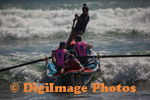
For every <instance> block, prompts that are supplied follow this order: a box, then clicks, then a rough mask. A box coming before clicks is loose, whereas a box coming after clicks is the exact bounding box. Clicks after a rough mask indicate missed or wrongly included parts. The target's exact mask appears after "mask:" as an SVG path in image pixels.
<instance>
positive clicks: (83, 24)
mask: <svg viewBox="0 0 150 100" xmlns="http://www.w3.org/2000/svg"><path fill="white" fill-rule="evenodd" d="M79 18H81V19H82V20H83V21H80V20H78V21H77V23H76V26H75V28H74V31H76V32H77V31H80V30H82V31H83V33H84V32H85V28H86V26H87V24H88V22H89V19H90V17H89V14H87V15H83V14H81V15H80V17H79Z"/></svg>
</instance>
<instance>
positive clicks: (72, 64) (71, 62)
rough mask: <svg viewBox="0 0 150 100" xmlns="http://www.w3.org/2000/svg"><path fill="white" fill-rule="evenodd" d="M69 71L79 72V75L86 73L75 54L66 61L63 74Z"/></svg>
mask: <svg viewBox="0 0 150 100" xmlns="http://www.w3.org/2000/svg"><path fill="white" fill-rule="evenodd" d="M69 70H78V72H79V73H80V72H83V71H84V67H83V66H82V64H81V63H80V62H79V61H78V60H77V59H75V56H74V55H73V54H71V55H70V56H69V59H67V61H65V63H64V67H63V68H62V70H61V73H64V72H65V71H69Z"/></svg>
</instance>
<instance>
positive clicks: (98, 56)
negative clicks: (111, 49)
mask: <svg viewBox="0 0 150 100" xmlns="http://www.w3.org/2000/svg"><path fill="white" fill-rule="evenodd" d="M122 57H150V55H97V56H78V57H76V58H122Z"/></svg>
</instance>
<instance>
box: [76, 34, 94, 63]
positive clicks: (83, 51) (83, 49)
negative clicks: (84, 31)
mask: <svg viewBox="0 0 150 100" xmlns="http://www.w3.org/2000/svg"><path fill="white" fill-rule="evenodd" d="M75 41H76V44H75V45H74V47H73V53H75V54H76V56H88V55H89V54H88V50H89V49H91V48H92V45H91V44H89V43H86V42H84V41H82V37H81V36H80V35H77V36H76V37H75ZM78 60H79V61H80V62H81V63H82V64H85V63H86V62H87V59H85V58H78Z"/></svg>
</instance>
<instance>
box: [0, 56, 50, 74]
mask: <svg viewBox="0 0 150 100" xmlns="http://www.w3.org/2000/svg"><path fill="white" fill-rule="evenodd" d="M51 58H52V57H45V58H42V59H39V60H35V61H31V62H27V63H24V64H19V65H16V66H13V67H8V68H4V69H0V72H3V71H6V70H10V69H13V68H17V67H21V66H25V65H29V64H33V63H37V62H40V61H45V60H48V59H51Z"/></svg>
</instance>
